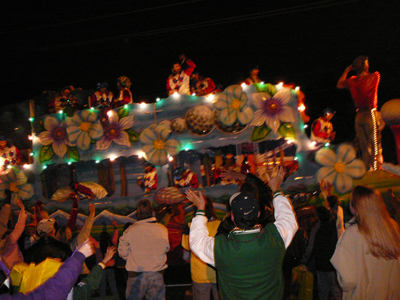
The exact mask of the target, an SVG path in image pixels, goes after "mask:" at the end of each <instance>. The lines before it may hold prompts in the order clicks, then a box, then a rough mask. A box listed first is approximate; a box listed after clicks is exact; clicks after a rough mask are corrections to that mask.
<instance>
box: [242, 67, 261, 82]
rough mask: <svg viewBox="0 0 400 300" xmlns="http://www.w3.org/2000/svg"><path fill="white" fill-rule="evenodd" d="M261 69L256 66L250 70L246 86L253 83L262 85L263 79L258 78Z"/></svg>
mask: <svg viewBox="0 0 400 300" xmlns="http://www.w3.org/2000/svg"><path fill="white" fill-rule="evenodd" d="M259 71H260V69H259V68H258V66H255V67H254V68H253V69H251V70H250V77H249V78H247V79H246V80H245V82H244V83H245V84H247V85H251V84H253V83H261V79H260V78H259V77H258V72H259Z"/></svg>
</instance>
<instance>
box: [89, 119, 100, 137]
mask: <svg viewBox="0 0 400 300" xmlns="http://www.w3.org/2000/svg"><path fill="white" fill-rule="evenodd" d="M89 136H90V137H91V138H92V139H94V140H98V139H99V138H101V137H102V136H103V126H101V124H100V123H99V122H97V123H92V126H90V129H89Z"/></svg>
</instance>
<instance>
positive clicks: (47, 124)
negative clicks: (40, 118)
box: [43, 116, 59, 131]
mask: <svg viewBox="0 0 400 300" xmlns="http://www.w3.org/2000/svg"><path fill="white" fill-rule="evenodd" d="M43 125H44V128H46V130H48V131H51V130H52V129H53V128H54V127H58V126H59V123H58V121H57V119H56V118H54V117H50V116H47V117H46V119H44V124H43Z"/></svg>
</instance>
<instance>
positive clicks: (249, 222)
mask: <svg viewBox="0 0 400 300" xmlns="http://www.w3.org/2000/svg"><path fill="white" fill-rule="evenodd" d="M234 221H235V224H236V226H238V227H239V228H241V229H244V230H249V229H253V228H254V226H255V225H256V224H257V223H258V216H251V217H242V218H240V219H239V220H237V219H235V220H234Z"/></svg>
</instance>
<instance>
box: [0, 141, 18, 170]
mask: <svg viewBox="0 0 400 300" xmlns="http://www.w3.org/2000/svg"><path fill="white" fill-rule="evenodd" d="M21 158H22V155H21V153H20V152H19V150H18V148H17V147H15V146H9V147H5V148H4V149H0V165H1V167H0V168H1V169H0V172H3V171H4V170H5V168H7V166H8V165H17V164H18V163H19V162H20V161H21Z"/></svg>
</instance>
